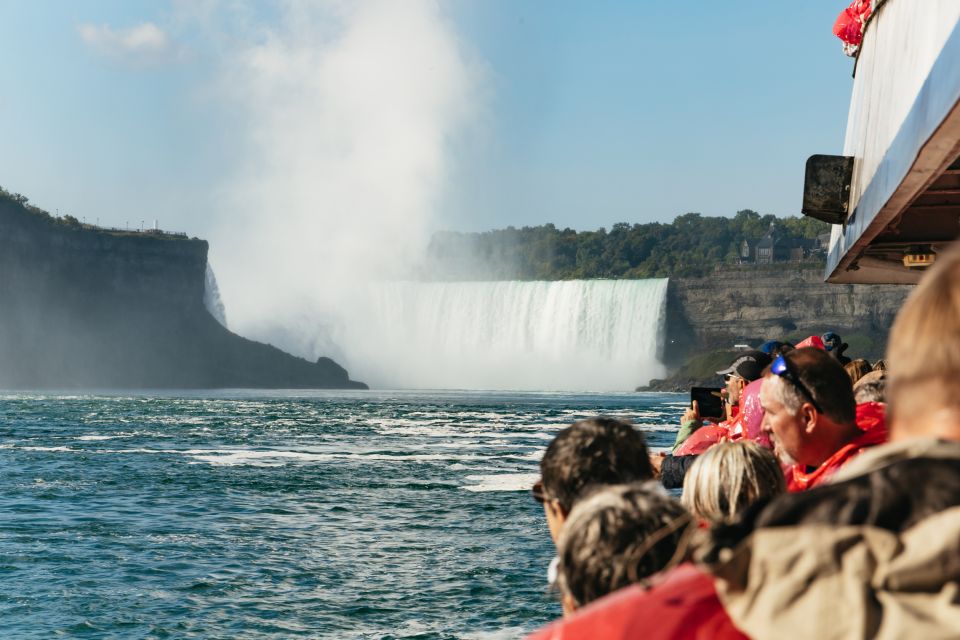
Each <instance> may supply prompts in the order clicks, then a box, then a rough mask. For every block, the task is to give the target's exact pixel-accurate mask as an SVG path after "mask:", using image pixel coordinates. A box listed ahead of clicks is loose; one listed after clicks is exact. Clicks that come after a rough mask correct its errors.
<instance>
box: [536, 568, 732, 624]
mask: <svg viewBox="0 0 960 640" xmlns="http://www.w3.org/2000/svg"><path fill="white" fill-rule="evenodd" d="M664 578H665V579H664V581H663V582H662V583H660V584H658V585H657V586H655V587H653V588H652V589H650V590H649V591H648V590H645V589H644V588H643V587H641V586H639V585H633V586H630V587H625V588H623V589H620V590H619V591H616V592H614V593H612V594H610V595H608V596H606V597H604V598H601V599H600V600H597V601H596V602H592V603H590V604H589V605H588V606H586V607H585V608H583V609H581V610H580V611H578V612H577V613H576V614H575V615H574V616H572V617H570V618H568V619H565V620H560V621H558V622H555V623H554V624H552V625H550V626H549V627H546V628H544V629H541V630H540V631H538V632H536V633H534V634H533V635H531V636H529V637H528V639H527V640H597V639H598V638H604V639H608V640H626V639H627V638H637V639H640V638H642V639H643V640H670V639H679V638H685V639H697V640H707V639H708V638H709V639H710V640H734V639H736V640H739V639H740V638H746V637H747V636H745V635H743V634H742V633H741V632H740V631H739V630H738V629H737V628H736V627H735V626H733V622H732V621H731V620H730V617H729V616H728V615H727V611H726V609H724V608H723V605H722V604H721V603H720V599H719V598H718V597H717V590H716V588H715V587H714V582H713V577H711V576H710V575H709V574H707V573H704V572H703V571H701V570H700V569H697V568H696V567H694V566H693V565H681V566H679V567H677V568H676V569H674V570H673V571H670V572H669V573H667V574H666V575H665V576H664Z"/></svg>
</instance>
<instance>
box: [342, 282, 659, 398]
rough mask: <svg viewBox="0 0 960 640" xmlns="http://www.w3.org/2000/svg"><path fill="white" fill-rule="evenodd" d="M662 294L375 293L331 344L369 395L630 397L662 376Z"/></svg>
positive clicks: (385, 286) (615, 286) (532, 288)
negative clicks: (445, 392)
mask: <svg viewBox="0 0 960 640" xmlns="http://www.w3.org/2000/svg"><path fill="white" fill-rule="evenodd" d="M666 292H667V280H666V279H656V280H570V281H555V282H455V283H450V282H434V283H422V282H395V283H381V284H376V285H370V286H369V288H368V289H367V294H368V295H367V296H365V298H366V299H365V300H363V302H362V303H361V304H360V306H362V307H365V309H363V311H362V312H361V311H360V309H358V310H357V311H358V313H349V314H345V315H346V316H349V317H344V318H343V321H342V322H338V323H337V326H336V328H335V329H334V331H335V332H334V336H333V339H334V341H335V342H336V343H337V345H338V346H339V347H340V353H341V354H342V355H341V356H340V357H342V358H343V361H344V364H345V366H347V368H348V369H349V370H350V372H351V374H352V375H353V376H354V377H356V378H358V379H361V380H364V381H366V382H368V383H370V384H371V385H373V386H375V387H381V388H396V387H403V388H434V389H442V388H450V389H517V390H522V389H531V390H572V391H612V390H630V389H633V388H634V387H635V386H637V385H638V384H643V383H646V382H647V381H649V380H650V379H651V378H655V377H660V376H662V375H663V374H664V372H665V368H664V366H663V364H662V363H661V362H660V359H659V357H660V355H661V353H662V350H663V336H664V328H665V327H664V325H665V320H666ZM363 297H364V296H361V298H363Z"/></svg>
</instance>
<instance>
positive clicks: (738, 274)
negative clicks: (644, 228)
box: [665, 267, 912, 363]
mask: <svg viewBox="0 0 960 640" xmlns="http://www.w3.org/2000/svg"><path fill="white" fill-rule="evenodd" d="M911 290H912V287H910V286H906V285H849V284H847V285H839V284H826V283H824V281H823V270H822V269H821V268H802V269H789V270H785V269H762V268H753V267H743V268H736V269H727V270H724V271H719V272H717V273H715V274H713V275H711V276H709V277H704V278H671V279H670V284H669V287H668V291H667V317H668V321H667V327H668V328H667V350H666V354H665V356H666V358H667V360H668V362H670V363H676V362H678V361H679V360H681V359H683V357H685V356H686V355H687V354H689V353H691V352H694V351H702V350H709V349H717V348H729V347H732V346H733V345H734V344H736V343H744V344H750V345H753V346H756V345H758V344H760V343H762V342H763V341H765V340H769V339H784V338H791V337H800V338H803V337H806V336H808V335H813V334H816V335H820V334H822V333H824V332H825V331H831V330H832V331H836V332H838V333H840V334H841V335H842V336H843V335H844V334H865V335H869V336H872V337H874V338H875V339H876V341H877V342H878V343H879V344H881V345H882V343H883V342H884V341H885V340H886V336H887V333H888V332H889V329H890V325H891V324H892V323H893V319H894V317H895V316H896V313H897V311H898V310H899V309H900V306H901V305H902V304H903V302H904V300H905V299H906V297H907V296H908V295H909V293H910V291H911ZM857 355H860V354H856V355H854V357H857Z"/></svg>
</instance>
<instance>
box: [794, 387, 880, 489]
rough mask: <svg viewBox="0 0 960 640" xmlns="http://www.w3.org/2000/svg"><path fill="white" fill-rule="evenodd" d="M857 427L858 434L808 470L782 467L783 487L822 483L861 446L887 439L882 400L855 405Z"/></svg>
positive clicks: (797, 487) (795, 466)
mask: <svg viewBox="0 0 960 640" xmlns="http://www.w3.org/2000/svg"><path fill="white" fill-rule="evenodd" d="M857 426H858V427H860V430H861V431H862V434H861V435H860V436H859V437H857V438H856V439H855V440H854V441H853V442H850V443H848V444H847V445H846V446H844V447H841V448H840V450H838V451H837V452H836V453H834V454H833V455H832V456H830V457H829V458H827V460H826V461H825V462H824V463H823V464H821V465H820V466H819V467H817V468H816V469H814V470H813V471H811V472H810V473H804V472H803V467H802V466H801V465H794V466H792V467H789V468H788V469H787V470H786V476H787V490H788V491H806V490H807V489H812V488H813V487H815V486H817V485H819V484H822V483H823V482H826V480H827V479H828V478H830V477H831V476H832V475H833V474H835V473H836V472H837V470H838V469H840V467H842V466H843V465H845V464H846V463H848V462H849V461H850V460H852V459H853V458H855V457H856V456H857V455H858V454H859V453H860V452H862V451H863V450H864V449H867V448H869V447H872V446H874V445H878V444H883V443H884V442H886V441H887V422H886V418H885V407H884V404H883V403H882V402H864V403H863V404H858V405H857Z"/></svg>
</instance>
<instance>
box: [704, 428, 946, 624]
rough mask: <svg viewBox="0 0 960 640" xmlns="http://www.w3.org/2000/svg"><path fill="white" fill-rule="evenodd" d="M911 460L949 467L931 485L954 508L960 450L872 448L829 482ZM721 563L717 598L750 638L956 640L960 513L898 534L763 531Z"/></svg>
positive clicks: (869, 529) (829, 528) (922, 444)
mask: <svg viewBox="0 0 960 640" xmlns="http://www.w3.org/2000/svg"><path fill="white" fill-rule="evenodd" d="M914 458H929V459H938V460H946V461H951V463H950V464H948V465H946V468H947V469H954V468H955V469H956V470H957V471H956V472H953V471H948V472H946V473H944V472H943V468H944V465H941V466H940V467H938V468H939V469H940V471H938V472H936V475H935V477H931V478H930V479H929V481H930V482H934V483H939V484H937V485H935V486H933V485H932V489H931V490H932V491H934V492H942V493H939V494H938V495H941V496H942V495H949V494H948V493H947V492H952V494H953V495H955V496H956V501H954V502H953V504H954V505H960V443H940V442H936V441H913V442H908V443H896V444H888V445H883V446H879V447H875V448H874V449H873V450H871V451H867V452H865V453H863V454H862V455H861V456H859V458H857V459H856V460H854V461H853V462H851V463H850V465H848V467H847V468H845V469H843V470H842V471H841V472H840V473H838V474H837V476H836V477H835V478H834V480H833V483H832V484H833V485H839V484H841V483H843V482H844V481H846V480H855V479H857V478H862V476H865V475H868V474H872V473H877V472H882V470H883V469H885V468H888V467H891V466H892V465H896V464H898V463H902V462H904V461H907V460H910V459H914ZM952 462H957V463H958V464H957V465H953V464H952ZM915 468H916V467H915ZM888 471H889V469H888ZM834 490H835V491H841V489H840V488H837V487H834ZM891 495H892V494H891ZM889 498H890V495H887V496H886V497H882V498H874V497H873V496H871V497H870V498H869V500H870V501H874V502H879V501H881V500H887V499H889ZM867 504H868V506H869V503H867ZM891 504H895V502H893V503H891ZM720 559H721V561H720V562H719V563H717V564H714V565H713V566H712V567H711V571H712V572H713V573H714V575H715V576H716V577H717V592H718V594H719V596H720V599H721V601H722V602H723V604H724V607H725V608H726V610H727V613H728V614H729V615H730V617H731V618H732V619H733V621H734V623H735V624H736V625H737V626H738V627H739V628H740V629H741V630H743V631H744V632H745V633H747V634H748V635H750V636H752V637H755V638H789V639H790V640H804V639H807V638H809V639H810V640H828V639H832V638H837V639H841V638H842V639H851V638H884V639H886V638H891V639H892V638H923V639H929V638H960V506H952V507H950V508H948V509H946V510H943V511H940V512H938V513H934V514H933V515H930V516H927V517H925V518H923V519H922V520H920V521H919V522H918V523H916V524H913V525H912V526H910V527H909V528H907V529H905V530H903V531H899V532H895V531H891V530H889V529H886V528H880V527H877V526H863V525H861V526H836V525H832V524H830V523H822V524H801V525H795V526H771V527H761V528H758V529H756V530H754V531H753V533H751V534H750V535H749V537H747V538H746V539H745V540H744V541H743V542H742V543H741V544H740V545H739V546H737V547H736V548H735V549H734V550H732V551H731V550H727V551H726V552H725V553H724V554H721V556H720Z"/></svg>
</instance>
